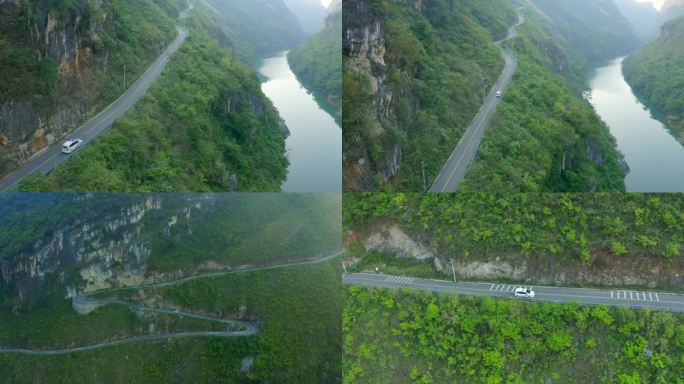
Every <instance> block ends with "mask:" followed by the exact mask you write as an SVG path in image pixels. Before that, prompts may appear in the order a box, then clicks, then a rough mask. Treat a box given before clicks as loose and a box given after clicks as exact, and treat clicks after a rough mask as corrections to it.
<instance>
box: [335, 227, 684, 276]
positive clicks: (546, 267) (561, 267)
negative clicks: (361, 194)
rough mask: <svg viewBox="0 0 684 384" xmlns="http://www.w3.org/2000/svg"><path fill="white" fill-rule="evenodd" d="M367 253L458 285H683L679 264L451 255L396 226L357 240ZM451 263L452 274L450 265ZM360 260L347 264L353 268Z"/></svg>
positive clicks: (604, 257) (602, 254) (606, 255)
mask: <svg viewBox="0 0 684 384" xmlns="http://www.w3.org/2000/svg"><path fill="white" fill-rule="evenodd" d="M358 236H359V237H358V240H360V241H361V243H362V244H363V246H364V247H365V249H367V250H376V251H379V252H383V253H387V254H390V255H394V256H395V257H398V258H404V259H413V260H415V262H416V263H421V262H422V263H425V262H429V263H431V264H434V267H435V270H436V271H438V272H441V273H443V274H444V275H445V276H449V277H450V276H451V274H452V273H453V272H455V274H456V278H458V279H482V280H495V279H513V280H515V281H517V282H520V283H526V284H537V285H605V286H621V287H625V286H632V287H648V288H659V289H663V288H668V289H673V288H674V289H681V287H682V286H683V285H684V279H683V278H682V276H684V265H682V263H681V262H676V263H672V264H671V265H669V266H668V267H665V266H664V265H663V263H662V259H660V258H659V256H655V257H646V256H643V257H629V258H618V257H614V256H612V255H611V254H610V252H609V251H596V252H595V254H594V261H592V263H590V264H587V263H582V262H580V261H577V260H559V259H558V257H557V256H555V255H548V256H545V255H537V256H523V255H520V254H517V253H514V252H511V253H510V254H508V255H505V256H501V255H499V256H495V257H488V256H487V255H480V254H474V253H473V254H470V255H468V256H467V257H464V256H463V255H456V254H450V253H448V252H444V251H443V250H441V249H439V247H438V246H437V245H436V244H435V243H434V242H432V241H431V239H430V236H428V235H426V234H422V233H412V232H410V231H407V230H405V229H403V228H401V227H400V226H398V225H396V224H394V223H388V222H382V223H378V224H376V225H374V226H373V227H372V228H371V229H370V230H369V231H368V232H367V233H363V234H360V235H358ZM451 260H453V261H454V271H453V272H452V270H451V265H450V264H449V262H450V261H451ZM358 261H359V260H347V261H346V262H345V263H346V264H347V265H350V266H351V265H353V264H355V263H356V262H358Z"/></svg>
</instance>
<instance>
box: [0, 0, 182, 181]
mask: <svg viewBox="0 0 684 384" xmlns="http://www.w3.org/2000/svg"><path fill="white" fill-rule="evenodd" d="M191 9H192V6H190V7H189V8H188V9H186V10H185V11H183V12H181V14H180V17H179V18H180V19H183V18H184V17H186V15H187V12H188V11H189V10H191ZM176 30H177V31H178V35H177V36H176V38H175V39H174V40H173V42H171V44H169V46H168V47H167V48H166V50H164V52H163V53H162V54H161V55H160V56H159V57H157V59H156V60H155V61H154V63H152V65H150V67H149V68H147V70H146V71H145V72H144V73H143V74H142V75H141V76H140V77H139V78H138V79H137V80H136V81H135V82H134V83H133V84H131V86H130V87H129V88H128V89H127V90H126V91H125V92H124V93H123V94H122V95H121V96H119V98H118V99H116V100H115V101H114V102H113V103H112V104H110V105H109V106H108V107H107V108H105V109H104V110H103V111H101V112H100V113H98V114H97V115H96V116H95V117H93V118H92V119H90V120H88V121H87V122H86V123H85V124H83V125H81V126H80V127H78V128H76V129H75V130H74V131H72V132H71V133H70V134H68V135H67V136H66V137H64V138H63V139H62V140H60V141H59V142H57V143H54V144H53V145H51V146H50V147H48V148H46V149H44V150H43V151H42V152H40V153H39V154H38V155H36V156H34V157H32V158H31V159H30V160H29V161H27V162H25V163H23V164H21V165H20V168H19V169H17V170H16V171H14V172H12V173H10V174H8V175H6V176H5V177H3V178H2V179H1V180H0V190H3V191H8V190H10V189H12V188H14V187H16V185H17V184H18V183H19V182H20V181H21V180H22V179H24V178H25V177H26V176H29V175H31V174H33V173H34V172H41V173H42V174H44V175H45V174H48V173H50V171H52V170H53V169H54V168H55V167H56V166H57V165H59V164H61V163H62V162H64V161H66V160H67V159H68V158H69V157H70V155H66V154H63V153H62V143H63V142H65V141H66V140H68V139H77V138H78V139H81V140H83V146H84V147H85V146H86V145H88V144H89V143H90V142H91V141H93V140H94V139H95V138H96V137H97V136H99V135H100V134H102V133H103V132H105V131H107V130H108V129H109V128H110V127H111V126H112V125H113V124H114V121H115V120H116V119H118V118H120V117H121V116H123V115H124V114H125V113H126V112H128V111H129V110H130V109H131V108H133V107H134V106H135V105H136V104H137V103H138V102H139V101H140V99H142V97H143V96H144V95H145V93H147V90H148V89H149V87H150V85H151V84H152V82H153V81H154V80H156V79H157V77H159V75H160V74H161V73H162V71H163V70H164V68H165V67H166V64H168V62H169V59H170V57H171V56H172V55H173V54H174V53H176V51H178V49H179V48H180V46H181V45H182V44H183V42H184V41H185V38H186V37H188V33H189V32H188V30H187V29H186V28H185V27H182V26H176ZM77 152H78V151H77Z"/></svg>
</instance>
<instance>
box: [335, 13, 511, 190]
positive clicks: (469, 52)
mask: <svg viewBox="0 0 684 384" xmlns="http://www.w3.org/2000/svg"><path fill="white" fill-rule="evenodd" d="M345 7H346V6H345ZM422 7H423V9H422V10H419V9H416V8H415V7H413V6H412V5H408V4H407V3H406V2H404V1H398V0H374V1H372V2H371V4H370V10H371V12H372V13H373V15H372V17H373V21H375V20H377V21H379V22H380V23H381V25H382V26H381V28H382V30H383V33H384V39H385V45H386V52H385V54H384V58H376V60H384V63H385V64H386V69H384V70H383V72H384V73H383V75H382V76H385V77H386V78H385V81H384V84H383V85H382V86H383V87H386V91H383V92H382V96H380V98H383V99H384V100H385V101H384V103H386V104H387V105H383V106H379V105H374V102H375V103H377V102H378V100H377V99H376V100H374V97H375V96H376V95H373V92H380V91H378V90H376V88H375V87H374V86H371V84H370V79H369V77H368V74H367V73H363V72H362V71H361V70H360V69H359V68H355V66H354V65H353V64H352V59H354V58H352V57H349V56H345V57H344V62H345V64H344V65H345V66H344V71H343V80H342V98H343V100H342V105H343V109H344V121H343V132H344V138H343V150H344V152H345V154H346V160H347V163H346V164H345V167H346V168H350V167H354V166H355V164H353V162H357V161H358V160H359V159H363V158H367V160H368V161H369V162H370V164H368V171H369V172H370V175H363V176H360V175H358V174H354V172H353V171H349V170H345V188H346V189H360V190H364V189H365V190H368V189H376V188H387V189H397V190H418V189H421V188H422V184H423V179H422V173H421V163H422V162H423V161H425V162H426V164H427V167H426V168H427V173H428V175H434V174H436V173H437V172H438V171H439V169H440V168H441V166H442V164H443V163H444V161H446V159H447V157H448V156H449V154H450V153H451V150H452V149H453V148H454V147H455V146H456V144H457V143H458V141H459V138H460V137H461V135H462V134H463V132H464V130H465V127H466V126H467V124H468V122H469V121H470V120H471V119H472V118H473V116H475V114H476V113H477V110H478V108H479V105H480V103H481V102H482V87H483V79H487V80H488V82H489V83H490V84H491V83H493V81H494V79H496V78H497V76H498V74H499V73H500V71H501V69H502V67H503V63H502V61H501V54H500V53H499V51H498V49H497V48H496V46H494V44H493V41H494V40H496V39H498V38H501V37H503V36H504V35H505V31H506V28H507V27H508V26H509V25H510V24H512V23H513V21H514V19H515V16H514V15H515V14H514V12H513V10H512V9H511V8H510V6H509V5H508V4H507V2H505V1H502V0H496V1H487V2H482V1H475V0H468V1H461V2H458V3H450V2H447V1H437V0H430V1H423V2H422ZM350 9H353V7H351V6H350ZM349 17H350V19H353V18H358V19H361V20H363V19H365V18H366V17H367V16H366V15H350V16H349ZM353 22H354V21H351V22H350V23H353ZM364 27H367V28H372V26H371V25H365V26H363V25H361V26H358V28H364ZM344 54H345V55H348V52H345V53H344ZM359 54H360V55H366V52H360V53H359ZM361 59H362V58H361ZM378 65H380V64H379V63H372V65H371V67H373V66H378ZM388 99H389V100H391V101H389V102H388V101H387V100H388ZM396 147H399V148H401V161H400V169H399V170H398V174H394V172H393V171H390V170H389V169H391V168H392V167H393V164H392V163H394V160H393V158H394V155H395V152H396V151H395V148H396ZM364 177H366V178H370V179H371V180H370V182H369V183H370V185H367V184H368V183H364V182H361V181H360V180H359V179H361V178H364ZM362 184H366V185H362Z"/></svg>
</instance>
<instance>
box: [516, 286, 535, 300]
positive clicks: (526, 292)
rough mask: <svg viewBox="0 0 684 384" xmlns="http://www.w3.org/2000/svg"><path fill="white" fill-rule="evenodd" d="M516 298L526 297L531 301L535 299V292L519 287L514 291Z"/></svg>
mask: <svg viewBox="0 0 684 384" xmlns="http://www.w3.org/2000/svg"><path fill="white" fill-rule="evenodd" d="M513 295H514V296H515V297H524V298H526V299H531V298H533V297H534V291H533V290H531V289H530V288H523V287H518V288H516V289H515V290H514V291H513Z"/></svg>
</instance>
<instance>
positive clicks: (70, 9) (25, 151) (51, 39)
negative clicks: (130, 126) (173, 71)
mask: <svg viewBox="0 0 684 384" xmlns="http://www.w3.org/2000/svg"><path fill="white" fill-rule="evenodd" d="M174 5H175V6H177V7H181V6H184V4H181V3H178V2H173V3H169V5H168V6H167V7H166V9H167V11H168V12H174V11H175V10H176V7H174ZM175 33H176V31H175V28H174V24H173V21H172V19H171V18H170V17H169V16H168V15H167V14H166V13H165V12H164V11H162V9H161V8H159V6H157V5H156V3H155V2H153V1H152V0H144V1H132V0H113V1H108V2H100V1H95V0H87V1H79V2H49V1H45V0H8V1H2V2H0V83H1V84H2V87H0V176H2V175H5V174H7V173H8V172H10V171H12V170H13V169H15V168H16V167H17V166H18V165H19V164H21V163H22V162H24V161H26V160H27V159H29V158H30V157H31V156H33V155H35V154H36V153H38V152H40V151H41V150H42V149H44V148H45V147H47V146H49V145H50V144H53V143H55V142H58V141H59V140H61V139H62V137H64V136H65V135H66V134H67V133H68V132H69V131H70V130H71V129H73V128H74V127H76V126H77V125H78V124H79V123H80V122H82V121H83V120H84V119H86V118H87V117H90V116H93V115H94V114H95V113H96V112H97V111H98V110H100V109H101V108H102V107H103V106H104V105H106V104H107V103H108V102H111V101H112V100H113V99H115V98H116V97H117V96H118V95H119V94H120V93H121V92H122V91H123V77H124V72H125V73H126V76H127V78H128V80H129V81H128V84H129V85H130V83H131V82H132V81H131V79H135V78H136V77H137V75H139V74H140V73H142V71H143V70H144V69H145V68H146V66H147V65H148V64H149V63H150V62H151V60H152V59H153V58H155V57H156V56H157V55H158V54H159V53H160V52H161V50H162V48H163V45H164V42H168V41H170V40H172V38H173V36H174V35H175Z"/></svg>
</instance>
